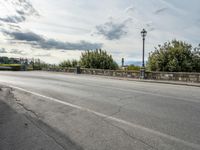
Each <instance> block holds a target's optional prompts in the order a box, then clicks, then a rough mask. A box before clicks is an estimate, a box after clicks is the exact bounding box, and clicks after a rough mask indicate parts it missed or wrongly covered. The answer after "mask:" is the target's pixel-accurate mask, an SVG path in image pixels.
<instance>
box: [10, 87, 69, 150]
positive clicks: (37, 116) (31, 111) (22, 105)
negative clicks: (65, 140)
mask: <svg viewBox="0 0 200 150" xmlns="http://www.w3.org/2000/svg"><path fill="white" fill-rule="evenodd" d="M10 89H11V88H10ZM11 91H13V89H11ZM11 91H10V94H12V96H13V98H14V99H15V101H16V102H17V104H18V105H20V106H21V107H22V108H23V109H24V110H25V111H26V112H29V113H31V114H32V115H34V116H35V117H36V118H37V119H39V120H40V117H39V115H38V114H37V113H35V112H34V111H33V110H31V109H29V108H27V107H26V106H25V105H24V104H22V103H20V100H19V99H17V98H16V97H15V96H14V93H12V92H11ZM24 116H25V117H26V119H27V120H29V121H30V122H31V123H32V124H33V125H34V126H36V127H37V128H38V129H39V130H40V131H41V132H42V133H43V134H45V135H46V136H47V137H49V138H51V139H52V140H53V141H54V142H55V143H56V144H57V145H58V146H60V147H61V148H62V149H63V150H65V149H66V148H65V147H64V146H63V145H62V144H60V143H59V142H58V141H57V140H56V139H55V138H54V137H53V136H51V135H49V134H48V133H46V132H45V131H44V130H43V129H42V128H41V127H40V126H39V125H38V124H37V123H35V121H33V120H32V119H30V117H29V116H28V115H26V114H25V115H24Z"/></svg>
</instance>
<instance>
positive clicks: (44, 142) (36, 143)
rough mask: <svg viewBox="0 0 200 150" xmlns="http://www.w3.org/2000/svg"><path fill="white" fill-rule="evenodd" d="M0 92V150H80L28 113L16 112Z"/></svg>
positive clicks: (6, 95) (7, 97) (70, 141)
mask: <svg viewBox="0 0 200 150" xmlns="http://www.w3.org/2000/svg"><path fill="white" fill-rule="evenodd" d="M3 92H4V91H2V90H1V91H0V149H1V150H27V149H29V150H63V149H65V150H66V149H69V150H82V149H83V148H82V147H80V146H79V145H77V144H76V143H75V142H74V141H72V140H71V139H70V138H69V137H67V136H66V135H64V134H62V133H60V132H59V131H57V130H56V129H53V128H52V127H50V126H49V125H47V124H46V123H44V122H43V121H42V120H40V119H38V118H37V117H32V116H30V114H29V113H21V112H20V111H19V112H18V109H22V108H19V107H16V106H17V104H13V102H10V101H11V99H12V97H11V96H10V95H8V94H5V93H4V94H3ZM13 101H14V99H13Z"/></svg>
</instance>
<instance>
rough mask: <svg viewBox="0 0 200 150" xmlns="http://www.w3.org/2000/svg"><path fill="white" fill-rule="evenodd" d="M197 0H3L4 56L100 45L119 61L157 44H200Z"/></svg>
mask: <svg viewBox="0 0 200 150" xmlns="http://www.w3.org/2000/svg"><path fill="white" fill-rule="evenodd" d="M199 14H200V1H199V0H56V1H55V0H0V56H9V57H27V58H33V57H34V58H40V59H42V60H44V61H46V62H49V63H59V62H60V61H62V60H65V59H78V58H79V56H80V54H81V52H83V51H84V50H87V49H96V48H102V49H106V50H107V51H108V52H109V53H111V54H112V55H113V57H114V59H115V60H116V61H117V62H120V60H121V58H122V57H124V58H125V61H126V62H129V63H130V62H133V61H140V60H141V56H142V39H141V35H140V31H141V30H142V29H143V28H145V29H146V30H147V31H148V35H147V37H146V58H147V56H148V53H149V52H150V51H152V50H154V47H155V46H157V45H158V44H162V43H163V42H165V41H168V40H172V39H175V38H176V39H178V40H184V41H186V42H188V43H191V44H193V45H194V46H197V44H198V43H200V15H199Z"/></svg>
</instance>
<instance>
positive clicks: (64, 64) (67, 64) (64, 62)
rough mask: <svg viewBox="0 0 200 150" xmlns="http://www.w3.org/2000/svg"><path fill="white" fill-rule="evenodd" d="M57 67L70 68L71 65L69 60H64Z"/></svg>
mask: <svg viewBox="0 0 200 150" xmlns="http://www.w3.org/2000/svg"><path fill="white" fill-rule="evenodd" d="M59 66H60V67H63V68H64V67H66V68H67V67H72V63H71V61H70V60H65V61H63V62H61V63H60V64H59Z"/></svg>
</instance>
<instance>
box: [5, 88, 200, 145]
mask: <svg viewBox="0 0 200 150" xmlns="http://www.w3.org/2000/svg"><path fill="white" fill-rule="evenodd" d="M7 86H9V87H10V88H13V89H16V90H20V91H23V92H26V93H30V94H32V95H35V96H39V97H42V98H45V99H48V100H50V101H53V102H57V103H60V104H63V105H66V106H70V107H73V108H76V109H79V110H82V111H86V112H89V113H92V114H95V115H96V116H99V117H103V118H105V119H108V120H111V121H115V122H118V123H121V124H124V125H127V126H129V127H132V128H137V129H140V130H143V131H146V132H148V133H151V134H154V135H157V136H161V137H163V138H167V139H169V140H172V141H175V142H178V143H180V144H183V145H186V146H189V147H192V148H195V149H200V145H198V144H195V143H191V142H188V141H185V140H182V139H179V138H176V137H174V136H171V135H168V134H165V133H161V132H159V131H155V130H152V129H149V128H146V127H143V126H140V125H137V124H133V123H131V122H128V121H125V120H122V119H120V118H116V117H113V116H109V115H106V114H103V113H99V112H96V111H94V110H91V109H89V108H85V107H81V106H78V105H74V104H71V103H68V102H64V101H62V100H59V99H56V98H52V97H49V96H45V95H42V94H39V93H36V92H33V91H29V90H26V89H23V88H20V87H17V86H12V85H7Z"/></svg>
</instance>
